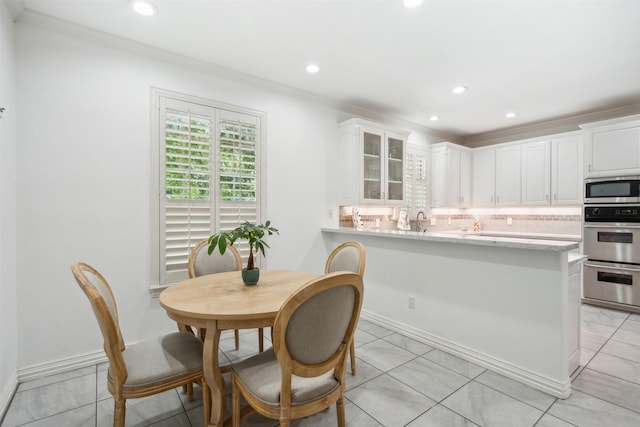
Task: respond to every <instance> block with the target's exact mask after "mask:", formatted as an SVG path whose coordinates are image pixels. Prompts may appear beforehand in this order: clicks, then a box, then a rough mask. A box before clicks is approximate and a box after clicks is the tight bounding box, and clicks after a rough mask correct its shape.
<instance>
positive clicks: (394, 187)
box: [383, 134, 405, 203]
mask: <svg viewBox="0 0 640 427" xmlns="http://www.w3.org/2000/svg"><path fill="white" fill-rule="evenodd" d="M385 137H386V148H387V150H386V159H387V164H386V168H385V169H386V182H387V186H386V193H385V194H384V195H383V198H384V199H385V200H386V201H387V202H392V203H397V202H402V201H403V200H404V169H405V168H404V166H405V162H404V156H405V140H404V138H403V137H401V136H397V135H393V134H385Z"/></svg>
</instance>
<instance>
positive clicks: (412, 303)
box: [409, 295, 416, 308]
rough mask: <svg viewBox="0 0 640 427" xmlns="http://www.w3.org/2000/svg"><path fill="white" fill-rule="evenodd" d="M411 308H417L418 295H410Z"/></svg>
mask: <svg viewBox="0 0 640 427" xmlns="http://www.w3.org/2000/svg"><path fill="white" fill-rule="evenodd" d="M409 308H416V297H414V296H411V295H409Z"/></svg>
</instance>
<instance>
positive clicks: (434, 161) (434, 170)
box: [431, 147, 449, 207]
mask: <svg viewBox="0 0 640 427" xmlns="http://www.w3.org/2000/svg"><path fill="white" fill-rule="evenodd" d="M447 151H448V148H446V147H439V148H433V149H432V150H431V206H433V207H443V206H446V205H447V199H448V191H449V187H448V181H449V176H448V166H447V163H448V156H447Z"/></svg>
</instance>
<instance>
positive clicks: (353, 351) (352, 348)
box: [349, 340, 356, 375]
mask: <svg viewBox="0 0 640 427" xmlns="http://www.w3.org/2000/svg"><path fill="white" fill-rule="evenodd" d="M349 357H350V358H351V375H355V374H356V345H355V340H351V346H349Z"/></svg>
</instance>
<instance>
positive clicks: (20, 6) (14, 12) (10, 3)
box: [3, 0, 25, 22]
mask: <svg viewBox="0 0 640 427" xmlns="http://www.w3.org/2000/svg"><path fill="white" fill-rule="evenodd" d="M3 3H4V4H6V5H7V9H9V14H10V15H11V19H12V20H13V21H14V22H15V21H16V20H17V19H18V17H19V16H20V15H21V14H22V13H23V12H24V10H25V8H24V3H23V2H22V0H4V1H3Z"/></svg>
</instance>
